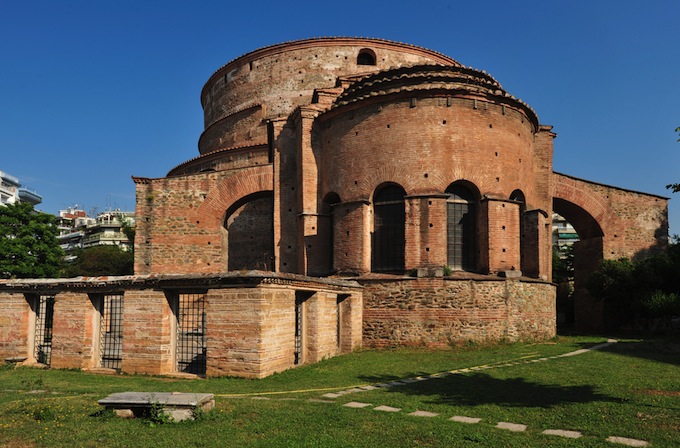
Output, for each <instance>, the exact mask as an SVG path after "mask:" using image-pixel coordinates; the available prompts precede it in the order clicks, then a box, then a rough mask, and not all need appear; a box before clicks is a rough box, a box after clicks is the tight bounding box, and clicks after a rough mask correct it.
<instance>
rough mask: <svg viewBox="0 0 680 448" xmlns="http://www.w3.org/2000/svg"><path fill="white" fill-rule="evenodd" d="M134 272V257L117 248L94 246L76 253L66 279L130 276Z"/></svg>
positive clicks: (67, 270)
mask: <svg viewBox="0 0 680 448" xmlns="http://www.w3.org/2000/svg"><path fill="white" fill-rule="evenodd" d="M133 270H134V255H133V253H132V251H125V250H123V249H121V248H120V247H118V246H94V247H88V248H87V249H82V250H79V251H77V252H76V259H75V260H74V261H73V262H72V263H71V264H69V265H68V266H67V267H66V269H65V271H64V274H65V276H66V277H79V276H90V277H96V276H102V275H130V274H132V273H133Z"/></svg>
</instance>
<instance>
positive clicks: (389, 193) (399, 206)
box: [372, 186, 406, 272]
mask: <svg viewBox="0 0 680 448" xmlns="http://www.w3.org/2000/svg"><path fill="white" fill-rule="evenodd" d="M405 195H406V192H405V191H404V189H403V188H401V187H398V186H388V187H385V188H383V189H381V190H380V191H378V192H377V193H376V194H375V199H374V205H373V208H374V216H373V217H374V229H373V232H374V233H373V260H372V262H373V269H372V270H373V271H377V272H403V270H404V251H405V238H404V234H405V220H406V211H405V207H404V196H405Z"/></svg>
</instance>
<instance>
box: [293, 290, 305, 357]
mask: <svg viewBox="0 0 680 448" xmlns="http://www.w3.org/2000/svg"><path fill="white" fill-rule="evenodd" d="M304 303H305V297H303V296H301V295H300V294H299V293H296V294H295V360H294V361H293V363H294V364H295V365H297V364H300V363H301V362H302V335H303V320H302V318H303V308H302V307H303V305H304Z"/></svg>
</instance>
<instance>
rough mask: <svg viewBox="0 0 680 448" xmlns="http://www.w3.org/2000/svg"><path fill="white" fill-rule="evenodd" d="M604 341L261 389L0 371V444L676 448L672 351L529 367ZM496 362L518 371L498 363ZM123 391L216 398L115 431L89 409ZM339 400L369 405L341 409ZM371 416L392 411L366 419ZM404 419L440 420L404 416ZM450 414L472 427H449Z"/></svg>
mask: <svg viewBox="0 0 680 448" xmlns="http://www.w3.org/2000/svg"><path fill="white" fill-rule="evenodd" d="M603 341H604V339H603V338H598V337H560V338H558V339H556V340H554V341H550V342H547V343H537V344H509V345H500V346H493V347H466V348H455V349H449V350H428V349H394V350H381V351H372V350H366V351H360V352H356V353H353V354H350V355H345V356H340V357H336V358H333V359H329V360H327V361H324V362H321V363H319V364H315V365H312V366H306V367H301V368H298V369H294V370H289V371H286V372H283V373H280V374H277V375H273V376H271V377H269V378H266V379H263V380H244V379H236V378H214V379H207V380H181V379H169V378H162V377H149V376H126V375H118V376H105V375H94V374H88V373H84V372H80V371H63V370H61V371H59V370H39V369H30V368H18V369H14V368H12V367H11V366H5V367H2V368H0V446H8V447H32V446H73V447H81V446H82V447H100V446H102V447H179V446H189V447H191V446H196V447H200V446H233V447H240V446H262V447H265V446H266V447H279V446H290V447H349V446H357V447H374V446H384V447H401V446H403V447H412V446H432V447H434V446H446V447H451V446H452V447H457V446H461V447H462V446H504V447H505V446H508V447H513V446H517V447H520V446H521V447H533V446H541V447H543V446H554V447H560V446H564V447H586V446H587V447H597V446H603V447H610V448H611V447H613V446H617V445H613V444H611V443H609V442H606V441H605V439H606V438H607V437H609V436H620V437H629V438H635V439H642V440H647V441H650V442H651V445H652V446H657V447H663V446H680V368H679V367H680V341H677V340H621V341H620V342H619V343H617V344H614V345H611V346H609V347H607V348H605V349H603V350H599V351H590V352H587V353H585V354H581V355H578V356H572V357H562V358H554V359H548V360H544V361H540V362H531V361H532V360H538V359H540V358H545V357H550V356H554V355H559V354H563V353H567V352H571V351H573V350H577V349H580V348H584V347H589V346H592V345H595V344H598V343H601V342H603ZM508 361H518V362H520V363H519V364H515V365H503V364H506V362H508ZM484 365H488V366H491V367H490V368H486V369H483V370H475V371H469V372H465V373H458V374H455V375H447V376H444V377H442V378H438V379H431V380H427V381H419V382H414V383H410V384H407V385H403V386H399V387H393V388H381V389H377V390H372V391H366V392H360V393H353V394H347V395H342V396H340V397H338V398H335V399H333V400H324V401H320V400H318V399H319V398H321V396H322V395H323V394H325V393H327V392H333V391H338V390H345V389H348V388H351V387H354V386H359V385H367V384H375V383H381V382H385V381H390V380H394V379H399V378H410V377H414V376H418V375H424V374H432V373H437V372H445V371H449V370H455V369H462V368H468V367H474V366H484ZM123 391H148V392H156V391H157V392H161V391H191V392H209V393H213V394H215V395H216V408H215V409H214V410H213V411H211V412H209V413H206V414H204V415H202V416H200V418H199V419H197V420H196V421H190V422H183V423H177V424H153V423H151V422H150V421H148V420H143V419H137V420H125V419H119V418H116V417H114V416H112V415H111V414H110V413H106V412H101V411H100V409H99V406H98V405H97V403H96V402H97V400H98V399H100V398H103V397H105V396H106V395H108V394H110V393H113V392H123ZM253 397H257V398H258V399H253ZM263 398H266V399H263ZM350 401H357V402H363V403H370V404H371V405H372V406H368V407H365V408H362V409H352V408H349V407H345V406H342V405H343V404H345V403H347V402H350ZM378 405H387V406H392V407H395V408H400V409H402V411H400V412H396V413H388V412H379V411H375V410H373V407H375V406H378ZM417 410H422V411H429V412H434V413H438V414H439V415H438V416H437V417H433V418H427V417H414V416H409V415H408V414H409V413H411V412H414V411H417ZM454 415H462V416H468V417H477V418H481V419H482V420H481V422H480V423H478V424H464V423H456V422H452V421H449V418H450V417H451V416H454ZM501 421H503V422H513V423H521V424H524V425H527V430H526V431H525V432H521V433H515V432H510V431H508V430H502V429H497V428H495V425H496V424H497V423H498V422H501ZM546 429H563V430H573V431H580V432H581V433H582V434H583V437H581V438H579V439H566V438H562V437H557V436H551V435H544V434H541V433H542V431H543V430H546ZM619 446H623V445H619Z"/></svg>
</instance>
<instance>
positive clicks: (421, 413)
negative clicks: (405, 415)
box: [409, 411, 439, 417]
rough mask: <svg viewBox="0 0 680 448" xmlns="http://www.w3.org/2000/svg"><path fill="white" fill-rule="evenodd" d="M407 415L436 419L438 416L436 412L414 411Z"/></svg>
mask: <svg viewBox="0 0 680 448" xmlns="http://www.w3.org/2000/svg"><path fill="white" fill-rule="evenodd" d="M409 415H411V416H413V417H436V416H438V415H439V414H437V413H436V412H427V411H415V412H411V413H410V414H409Z"/></svg>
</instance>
